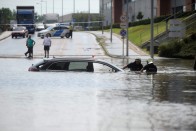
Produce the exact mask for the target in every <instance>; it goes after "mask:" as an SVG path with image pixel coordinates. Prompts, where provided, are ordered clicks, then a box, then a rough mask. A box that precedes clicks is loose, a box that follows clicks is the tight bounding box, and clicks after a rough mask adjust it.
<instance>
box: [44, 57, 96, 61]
mask: <svg viewBox="0 0 196 131" xmlns="http://www.w3.org/2000/svg"><path fill="white" fill-rule="evenodd" d="M44 61H97V59H94V58H92V57H89V58H88V57H87V58H84V57H69V58H51V59H50V58H49V59H48V58H46V59H44Z"/></svg>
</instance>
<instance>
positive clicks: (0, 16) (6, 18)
mask: <svg viewBox="0 0 196 131" xmlns="http://www.w3.org/2000/svg"><path fill="white" fill-rule="evenodd" d="M12 18H13V15H12V11H11V10H10V9H9V8H1V9H0V24H2V25H0V28H1V29H2V30H3V31H4V30H7V29H9V23H10V20H11V19H12Z"/></svg>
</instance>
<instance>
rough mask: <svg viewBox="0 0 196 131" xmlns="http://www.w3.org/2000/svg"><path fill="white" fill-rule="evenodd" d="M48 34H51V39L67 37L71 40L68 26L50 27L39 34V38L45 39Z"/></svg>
mask: <svg viewBox="0 0 196 131" xmlns="http://www.w3.org/2000/svg"><path fill="white" fill-rule="evenodd" d="M46 34H49V37H61V38H64V37H67V38H69V36H70V34H69V28H68V27H67V26H55V27H48V28H47V29H45V30H42V31H39V32H38V37H41V38H44V36H45V35H46Z"/></svg>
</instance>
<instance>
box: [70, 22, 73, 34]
mask: <svg viewBox="0 0 196 131" xmlns="http://www.w3.org/2000/svg"><path fill="white" fill-rule="evenodd" d="M72 34H73V26H72V24H71V23H69V36H70V37H71V38H72Z"/></svg>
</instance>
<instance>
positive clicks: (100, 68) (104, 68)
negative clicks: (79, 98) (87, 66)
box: [93, 63, 115, 73]
mask: <svg viewBox="0 0 196 131" xmlns="http://www.w3.org/2000/svg"><path fill="white" fill-rule="evenodd" d="M93 67H94V72H104V73H109V72H115V69H113V68H111V67H109V66H107V65H105V64H102V63H93Z"/></svg>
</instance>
